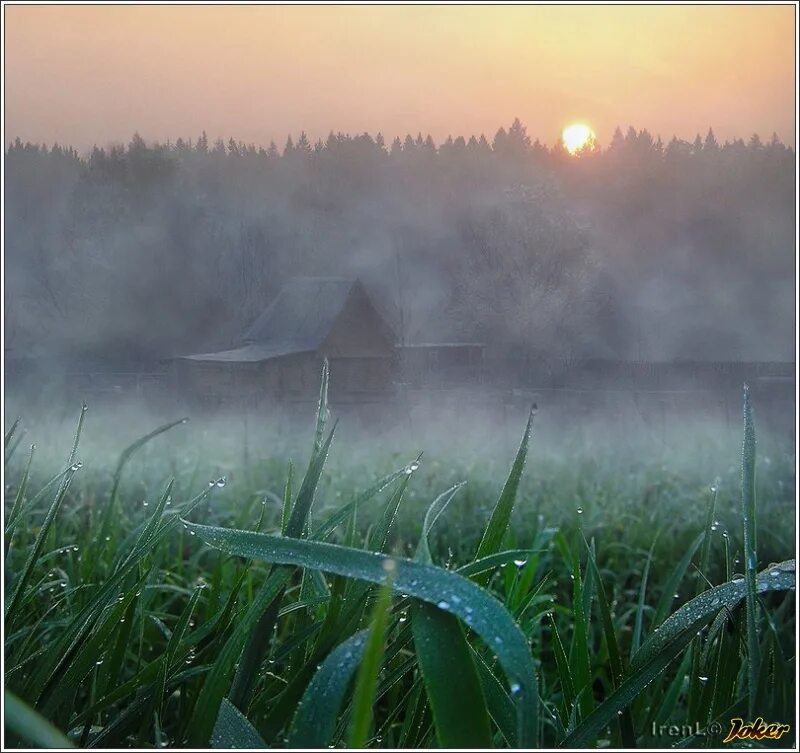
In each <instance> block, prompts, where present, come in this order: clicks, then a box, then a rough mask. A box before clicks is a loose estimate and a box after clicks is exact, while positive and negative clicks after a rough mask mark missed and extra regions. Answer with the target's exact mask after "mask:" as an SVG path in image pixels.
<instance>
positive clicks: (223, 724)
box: [211, 698, 267, 750]
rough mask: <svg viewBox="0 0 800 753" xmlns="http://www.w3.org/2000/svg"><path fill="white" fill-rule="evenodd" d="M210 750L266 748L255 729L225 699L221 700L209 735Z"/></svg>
mask: <svg viewBox="0 0 800 753" xmlns="http://www.w3.org/2000/svg"><path fill="white" fill-rule="evenodd" d="M211 747H212V748H227V749H230V748H244V749H245V750H253V749H261V748H266V747H267V744H266V743H265V742H264V741H263V740H262V739H261V736H260V735H259V734H258V732H257V731H256V728H255V727H254V726H253V725H252V724H250V722H249V721H248V719H247V717H246V716H245V715H244V714H242V712H241V711H239V709H237V708H236V706H234V705H233V704H232V703H231V702H230V701H229V700H228V699H227V698H223V699H222V703H221V704H220V707H219V715H218V716H217V722H216V724H215V725H214V732H213V733H212V735H211Z"/></svg>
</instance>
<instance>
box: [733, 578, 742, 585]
mask: <svg viewBox="0 0 800 753" xmlns="http://www.w3.org/2000/svg"><path fill="white" fill-rule="evenodd" d="M731 583H737V584H738V583H744V578H734V579H733V580H732V581H731Z"/></svg>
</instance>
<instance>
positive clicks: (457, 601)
mask: <svg viewBox="0 0 800 753" xmlns="http://www.w3.org/2000/svg"><path fill="white" fill-rule="evenodd" d="M450 599H451V601H452V602H453V604H460V603H461V597H459V596H456V595H455V594H453V595H452V596H451V597H450Z"/></svg>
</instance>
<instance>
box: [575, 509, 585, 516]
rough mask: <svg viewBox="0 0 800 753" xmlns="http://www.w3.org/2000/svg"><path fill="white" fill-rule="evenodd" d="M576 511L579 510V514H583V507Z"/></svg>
mask: <svg viewBox="0 0 800 753" xmlns="http://www.w3.org/2000/svg"><path fill="white" fill-rule="evenodd" d="M575 512H577V513H578V515H583V508H582V507H579V508H578V509H577V510H576V511H575Z"/></svg>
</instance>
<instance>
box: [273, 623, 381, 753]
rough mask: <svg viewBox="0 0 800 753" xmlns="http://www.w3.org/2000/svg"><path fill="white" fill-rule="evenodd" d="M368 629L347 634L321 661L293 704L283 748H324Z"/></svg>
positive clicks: (328, 740) (330, 734)
mask: <svg viewBox="0 0 800 753" xmlns="http://www.w3.org/2000/svg"><path fill="white" fill-rule="evenodd" d="M368 632H369V631H367V630H362V631H360V632H358V633H356V634H355V635H353V636H351V637H350V638H348V639H347V640H346V641H344V642H343V643H342V644H340V645H339V646H337V647H336V648H335V649H334V650H333V651H331V653H330V654H329V655H328V656H327V658H326V659H325V661H323V662H322V664H321V665H320V667H319V669H318V670H317V672H316V674H315V675H314V677H313V678H312V680H311V682H310V683H309V685H308V687H307V688H306V692H305V693H304V694H303V698H302V700H301V701H300V704H299V705H298V707H297V713H296V714H295V717H294V720H293V722H292V726H291V729H290V730H289V736H288V739H287V743H286V744H287V747H289V748H300V749H305V750H307V749H310V748H324V747H325V746H326V745H328V743H329V742H330V741H331V737H332V736H333V732H334V730H335V729H336V719H337V716H338V714H339V710H340V709H341V706H342V702H343V700H344V696H345V693H346V692H347V688H348V686H349V684H350V681H351V680H352V678H353V675H354V674H355V672H356V670H357V669H358V667H359V665H360V663H361V658H362V656H363V653H364V647H365V645H366V640H367V635H368Z"/></svg>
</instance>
